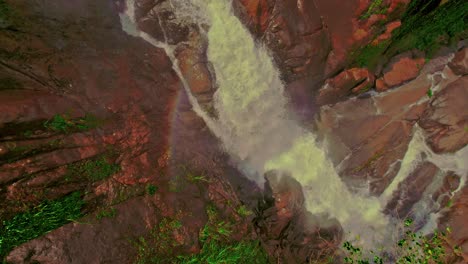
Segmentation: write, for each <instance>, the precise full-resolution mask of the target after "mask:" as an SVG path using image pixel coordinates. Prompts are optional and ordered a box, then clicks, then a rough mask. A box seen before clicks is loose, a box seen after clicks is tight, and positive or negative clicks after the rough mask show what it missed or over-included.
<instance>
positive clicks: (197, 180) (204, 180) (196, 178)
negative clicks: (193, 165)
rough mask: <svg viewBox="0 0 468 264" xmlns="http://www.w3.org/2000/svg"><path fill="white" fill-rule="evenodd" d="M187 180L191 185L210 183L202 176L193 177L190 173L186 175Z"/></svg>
mask: <svg viewBox="0 0 468 264" xmlns="http://www.w3.org/2000/svg"><path fill="white" fill-rule="evenodd" d="M187 180H189V181H190V182H193V183H197V182H210V181H209V180H208V179H207V178H206V177H205V176H203V175H194V174H192V173H188V174H187Z"/></svg>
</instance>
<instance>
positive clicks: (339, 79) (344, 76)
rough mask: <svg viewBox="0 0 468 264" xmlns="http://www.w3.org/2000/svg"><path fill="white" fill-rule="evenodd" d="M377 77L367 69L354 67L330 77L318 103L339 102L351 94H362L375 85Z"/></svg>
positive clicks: (318, 96) (318, 97) (319, 95)
mask: <svg viewBox="0 0 468 264" xmlns="http://www.w3.org/2000/svg"><path fill="white" fill-rule="evenodd" d="M374 82H375V77H374V75H373V74H372V73H370V72H369V71H368V70H367V69H361V68H352V69H349V70H346V71H342V72H341V73H340V74H338V75H337V76H335V77H333V78H332V79H328V80H327V81H326V82H325V85H324V86H323V87H322V88H321V89H320V90H319V92H318V95H317V97H316V100H317V104H318V105H326V104H332V103H336V102H339V101H340V100H342V99H343V98H346V97H347V96H349V94H360V93H363V92H366V91H368V90H369V89H370V88H372V87H373V86H374Z"/></svg>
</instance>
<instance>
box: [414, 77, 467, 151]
mask: <svg viewBox="0 0 468 264" xmlns="http://www.w3.org/2000/svg"><path fill="white" fill-rule="evenodd" d="M467 87H468V77H466V76H464V77H461V78H460V79H458V80H457V81H455V82H453V83H451V84H450V85H448V86H447V87H445V88H444V89H443V90H442V91H441V92H440V93H439V94H438V95H437V96H436V97H435V98H434V100H433V101H431V108H429V109H427V110H426V111H425V113H424V116H423V118H422V120H421V123H420V124H421V127H423V128H424V129H425V130H426V131H427V132H428V134H429V137H428V141H429V144H430V145H431V147H432V148H433V149H434V150H435V151H436V152H454V151H457V150H459V149H461V148H463V147H464V146H466V144H468V132H467V127H468V105H467V104H466V98H468V90H467V89H466V88H467Z"/></svg>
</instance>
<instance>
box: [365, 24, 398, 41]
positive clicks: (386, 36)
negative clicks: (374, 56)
mask: <svg viewBox="0 0 468 264" xmlns="http://www.w3.org/2000/svg"><path fill="white" fill-rule="evenodd" d="M400 26H401V21H400V20H397V21H393V22H391V23H388V24H387V25H386V26H385V27H386V30H385V32H384V33H383V34H382V35H380V36H378V37H377V38H376V39H375V40H373V41H372V45H377V44H379V43H380V42H382V41H383V40H387V39H390V38H391V37H392V32H393V30H395V29H396V28H398V27H400Z"/></svg>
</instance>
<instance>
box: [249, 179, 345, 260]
mask: <svg viewBox="0 0 468 264" xmlns="http://www.w3.org/2000/svg"><path fill="white" fill-rule="evenodd" d="M265 178H266V183H265V194H264V195H265V197H264V201H263V204H262V205H261V206H260V209H261V212H260V214H259V216H258V217H257V219H256V220H255V223H256V226H257V232H258V233H259V234H261V236H260V237H261V239H262V240H263V241H264V242H265V245H266V248H267V250H268V253H269V255H270V256H271V260H272V262H281V263H309V262H312V261H318V260H321V259H324V258H325V257H326V256H329V255H332V254H333V252H334V251H335V250H336V249H337V248H338V247H339V244H340V242H341V238H342V229H341V226H340V225H339V223H338V222H337V221H336V220H334V219H326V218H322V217H320V216H314V215H312V214H310V213H309V212H307V210H306V209H305V205H304V194H303V192H302V187H301V185H300V184H299V182H297V181H296V180H295V179H294V178H292V177H290V176H289V175H287V174H285V173H281V172H278V171H270V172H268V173H266V174H265Z"/></svg>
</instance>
